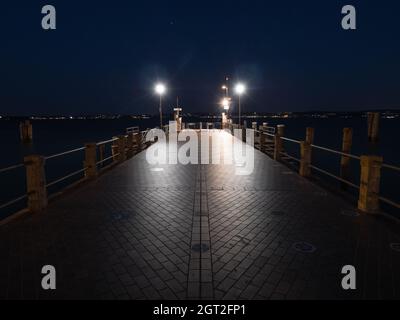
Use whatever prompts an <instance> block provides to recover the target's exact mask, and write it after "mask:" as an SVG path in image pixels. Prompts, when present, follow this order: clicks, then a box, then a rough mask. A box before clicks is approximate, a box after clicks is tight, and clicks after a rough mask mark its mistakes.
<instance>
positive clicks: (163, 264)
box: [0, 151, 400, 299]
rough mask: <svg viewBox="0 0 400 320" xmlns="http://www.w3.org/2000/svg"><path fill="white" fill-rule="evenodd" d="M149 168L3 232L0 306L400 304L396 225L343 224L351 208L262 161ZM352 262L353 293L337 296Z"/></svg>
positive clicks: (108, 179)
mask: <svg viewBox="0 0 400 320" xmlns="http://www.w3.org/2000/svg"><path fill="white" fill-rule="evenodd" d="M154 167H155V166H150V165H149V164H148V163H147V162H146V159H145V153H144V152H143V153H141V154H138V155H136V156H135V157H134V158H132V159H131V160H128V161H126V162H125V163H123V164H121V165H119V166H118V167H116V168H114V169H113V170H111V171H109V172H107V173H105V174H104V175H102V176H101V177H99V178H98V179H97V180H96V181H93V182H90V183H88V184H87V185H84V186H82V187H80V188H79V189H77V190H75V191H73V192H71V193H68V194H66V195H64V196H63V197H61V198H60V199H58V200H56V201H55V202H53V203H51V204H50V205H49V207H48V209H47V210H46V211H45V212H43V213H40V214H37V215H27V216H25V217H22V218H19V219H16V220H14V221H12V222H10V223H8V224H6V225H3V226H1V227H0V262H1V263H0V298H2V299H13V298H16V299H52V298H56V299H66V298H77V299H98V298H99V299H188V298H192V299H213V298H215V299H314V298H317V299H318V298H319V299H325V298H327V299H335V298H346V299H355V298H366V299H370V298H400V275H399V273H398V272H397V270H399V267H400V252H397V251H394V250H392V249H391V248H390V244H391V243H398V242H400V232H399V231H400V228H399V225H398V224H396V223H394V222H392V221H387V220H385V219H383V218H382V217H375V216H370V215H359V216H351V215H344V214H342V213H343V211H345V210H350V211H352V210H355V209H354V207H352V205H351V204H349V203H347V202H345V201H344V200H342V199H341V198H339V197H338V196H336V195H333V194H331V193H329V192H326V191H325V190H323V189H321V188H320V187H318V186H316V185H314V184H312V183H311V182H309V181H308V180H306V179H304V178H301V177H299V176H298V175H297V174H296V173H293V172H292V171H290V170H289V169H288V168H286V167H285V166H283V165H281V164H279V163H276V162H275V161H273V160H271V159H270V158H268V157H267V156H266V155H264V154H262V153H260V152H259V151H255V171H254V172H253V174H251V175H249V176H237V175H235V174H234V170H235V166H234V165H186V166H185V165H163V166H157V167H162V168H163V170H161V171H160V170H157V171H152V170H151V168H154ZM299 248H306V249H311V250H310V252H302V251H298V249H299ZM46 264H51V265H54V266H55V267H56V270H57V289H56V290H54V291H44V290H42V289H41V286H40V283H41V276H42V275H41V273H40V270H41V268H42V266H43V265H46ZM347 264H350V265H354V266H355V267H356V270H357V290H355V291H344V290H342V289H341V287H340V283H341V278H342V275H341V273H340V271H341V268H342V266H343V265H347Z"/></svg>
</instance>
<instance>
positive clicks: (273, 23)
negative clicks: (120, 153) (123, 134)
mask: <svg viewBox="0 0 400 320" xmlns="http://www.w3.org/2000/svg"><path fill="white" fill-rule="evenodd" d="M45 4H52V5H54V6H55V7H56V10H57V30H54V31H45V30H43V29H42V28H41V19H42V16H43V15H42V14H41V8H42V6H43V5H45ZM346 4H352V5H354V6H355V7H356V9H357V30H356V31H344V30H343V29H342V28H341V19H342V14H341V8H342V6H344V5H346ZM0 11H1V19H0V30H1V47H0V61H1V62H0V65H1V78H0V79H1V80H0V81H1V83H0V88H1V89H0V105H1V108H0V114H13V115H30V114H37V115H38V114H95V113H123V114H137V113H154V114H156V113H157V112H158V109H157V108H158V107H157V103H158V101H157V97H156V96H155V95H154V92H153V87H154V84H155V82H156V81H158V80H161V81H163V82H165V83H166V84H167V86H168V94H167V96H166V97H165V109H167V106H169V107H170V106H171V105H172V104H174V101H175V100H176V96H177V95H179V96H180V100H181V101H182V107H183V108H184V111H187V112H188V111H190V112H202V111H204V112H216V111H217V110H218V109H219V108H220V107H219V106H218V104H217V103H218V101H219V99H220V97H221V96H222V94H223V92H222V90H221V89H220V87H221V84H222V82H223V80H224V78H225V76H226V75H229V76H230V78H231V79H232V83H234V82H235V81H237V80H241V81H243V82H245V83H246V84H247V86H248V89H249V90H248V92H247V95H246V96H245V97H243V109H244V110H245V111H264V112H276V111H307V110H349V111H351V110H361V109H371V108H399V107H400V19H399V16H400V2H399V1H389V0H384V1H378V0H376V1H370V0H368V1H367V0H364V1H355V0H346V1H338V0H329V1H328V0H318V1H314V0H304V1H299V0H293V1H268V0H263V1H252V0H249V1H244V0H243V1H222V0H218V1H210V2H207V1H191V0H187V1H179V2H178V1H155V0H153V1H150V0H148V1H136V0H131V1H120V0H113V1H106V2H105V1H71V0H69V1H66V0H63V1H54V0H47V1H36V0H29V1H28V0H27V1H7V2H5V1H3V2H2V3H1V5H0Z"/></svg>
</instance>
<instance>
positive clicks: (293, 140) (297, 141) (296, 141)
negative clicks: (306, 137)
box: [281, 137, 301, 144]
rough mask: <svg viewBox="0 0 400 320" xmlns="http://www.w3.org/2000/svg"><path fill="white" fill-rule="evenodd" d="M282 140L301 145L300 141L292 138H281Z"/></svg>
mask: <svg viewBox="0 0 400 320" xmlns="http://www.w3.org/2000/svg"><path fill="white" fill-rule="evenodd" d="M281 139H282V140H286V141H290V142H294V143H298V144H300V143H301V141H300V140H295V139H290V138H286V137H281Z"/></svg>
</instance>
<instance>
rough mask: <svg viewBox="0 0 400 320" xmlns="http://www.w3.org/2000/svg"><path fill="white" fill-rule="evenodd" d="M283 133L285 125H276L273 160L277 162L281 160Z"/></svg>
mask: <svg viewBox="0 0 400 320" xmlns="http://www.w3.org/2000/svg"><path fill="white" fill-rule="evenodd" d="M284 133H285V125H283V124H278V125H277V130H276V133H275V148H274V159H275V160H277V161H279V160H281V153H282V152H283V141H282V139H281V137H283V135H284Z"/></svg>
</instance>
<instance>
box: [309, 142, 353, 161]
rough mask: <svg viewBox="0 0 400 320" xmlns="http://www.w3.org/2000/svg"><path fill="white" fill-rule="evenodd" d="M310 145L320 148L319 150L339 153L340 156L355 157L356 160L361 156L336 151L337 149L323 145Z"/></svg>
mask: <svg viewBox="0 0 400 320" xmlns="http://www.w3.org/2000/svg"><path fill="white" fill-rule="evenodd" d="M311 147H313V148H316V149H321V150H324V151H328V152H332V153H336V154H340V155H342V156H345V157H349V158H353V159H357V160H360V159H361V157H359V156H355V155H353V154H350V153H345V152H341V151H337V150H333V149H329V148H325V147H320V146H317V145H315V144H311Z"/></svg>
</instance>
